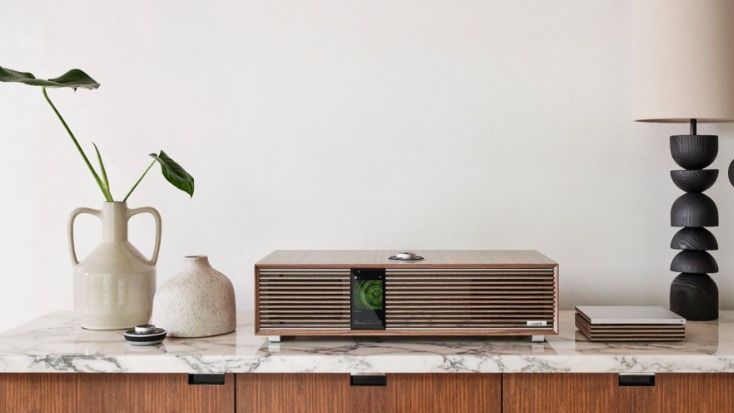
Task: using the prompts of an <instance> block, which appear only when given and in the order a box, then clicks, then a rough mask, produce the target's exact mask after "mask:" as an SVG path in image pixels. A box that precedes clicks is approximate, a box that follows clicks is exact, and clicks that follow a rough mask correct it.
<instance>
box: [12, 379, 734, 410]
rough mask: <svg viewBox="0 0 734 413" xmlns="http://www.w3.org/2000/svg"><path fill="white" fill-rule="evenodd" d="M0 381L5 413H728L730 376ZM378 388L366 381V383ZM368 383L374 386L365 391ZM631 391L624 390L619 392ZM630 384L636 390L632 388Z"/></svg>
mask: <svg viewBox="0 0 734 413" xmlns="http://www.w3.org/2000/svg"><path fill="white" fill-rule="evenodd" d="M628 377H630V376H623V377H622V382H620V376H619V375H617V374H597V373H594V374H580V373H548V374H546V373H527V374H526V373H508V374H474V373H436V374H388V375H386V376H384V382H380V381H381V380H382V378H380V377H368V378H367V379H366V380H362V381H363V382H366V383H358V382H357V383H353V379H352V376H350V375H348V374H308V373H288V374H272V373H267V374H225V375H213V376H207V375H203V376H202V375H187V374H125V373H76V374H73V373H72V374H68V373H5V374H0V408H2V411H3V412H95V413H96V412H103V411H117V412H157V411H161V412H238V413H244V412H268V413H278V412H291V413H297V412H304V413H306V412H308V413H321V412H325V413H326V412H328V413H330V412H369V413H376V412H694V411H695V412H717V413H718V412H727V411H734V374H679V373H674V374H669V373H662V374H657V375H655V376H654V380H651V379H648V378H646V377H642V380H638V377H631V379H629V380H628V379H627V378H628ZM373 378H374V379H377V380H376V382H375V380H370V379H373ZM365 384H372V385H365ZM625 384H627V385H625ZM629 384H634V385H629Z"/></svg>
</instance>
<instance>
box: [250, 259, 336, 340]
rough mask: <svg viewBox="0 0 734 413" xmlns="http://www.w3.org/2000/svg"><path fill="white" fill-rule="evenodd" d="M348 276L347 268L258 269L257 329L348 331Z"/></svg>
mask: <svg viewBox="0 0 734 413" xmlns="http://www.w3.org/2000/svg"><path fill="white" fill-rule="evenodd" d="M349 276H350V272H349V269H343V270H333V269H308V270H305V269H304V270H300V269H298V270H285V269H283V270H279V269H273V270H271V269H261V270H260V272H259V278H258V286H257V288H258V298H259V300H258V313H259V322H260V328H261V329H263V330H267V329H276V330H287V329H298V330H304V329H305V330H319V329H328V330H349V328H350V310H349V302H350V298H349V294H350V287H349V285H350V284H349Z"/></svg>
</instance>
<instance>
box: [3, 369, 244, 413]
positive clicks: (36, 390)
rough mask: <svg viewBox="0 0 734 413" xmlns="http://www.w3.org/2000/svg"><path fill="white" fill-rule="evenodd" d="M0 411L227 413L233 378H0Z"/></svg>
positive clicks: (52, 375)
mask: <svg viewBox="0 0 734 413" xmlns="http://www.w3.org/2000/svg"><path fill="white" fill-rule="evenodd" d="M0 400H3V403H4V406H3V405H0V406H3V407H4V410H2V411H3V412H79V413H86V412H90V413H98V412H153V411H155V412H182V413H183V412H233V411H234V400H235V396H234V376H233V375H231V374H230V375H226V376H225V384H224V385H189V384H188V375H186V374H118V373H108V374H102V373H100V374H93V373H79V374H66V373H63V374H62V373H48V374H2V375H0Z"/></svg>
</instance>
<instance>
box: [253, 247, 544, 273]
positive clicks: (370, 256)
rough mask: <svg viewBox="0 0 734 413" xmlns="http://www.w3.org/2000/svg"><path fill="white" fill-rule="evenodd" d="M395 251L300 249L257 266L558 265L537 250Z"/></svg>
mask: <svg viewBox="0 0 734 413" xmlns="http://www.w3.org/2000/svg"><path fill="white" fill-rule="evenodd" d="M395 252H396V251H386V250H383V251H376V250H370V251H362V250H342V251H338V250H332V251H317V250H298V251H274V252H273V253H271V254H270V255H268V256H267V257H265V258H263V259H262V260H260V261H259V262H257V263H256V264H255V267H256V268H314V267H315V268H339V269H340V268H354V267H360V268H425V267H430V268H452V267H456V266H459V267H461V268H472V267H487V266H488V265H490V266H492V267H494V268H506V267H516V268H553V267H554V266H556V265H557V264H556V262H555V261H553V260H551V259H550V258H548V257H546V256H545V255H543V254H541V253H539V252H538V251H523V250H504V251H503V250H493V251H488V250H477V251H467V250H454V251H450V250H420V251H414V252H415V253H416V254H418V255H420V256H422V257H424V258H425V259H424V260H422V261H411V262H400V261H392V260H389V259H388V257H390V256H391V255H394V254H395Z"/></svg>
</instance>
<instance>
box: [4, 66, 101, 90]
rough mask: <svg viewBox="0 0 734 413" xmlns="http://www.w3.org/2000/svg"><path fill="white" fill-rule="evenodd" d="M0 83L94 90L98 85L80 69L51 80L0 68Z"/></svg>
mask: <svg viewBox="0 0 734 413" xmlns="http://www.w3.org/2000/svg"><path fill="white" fill-rule="evenodd" d="M0 82H15V83H25V84H26V85H31V86H43V87H70V88H72V89H74V90H76V89H77V88H80V87H81V88H84V89H96V88H98V87H99V83H97V81H96V80H94V79H92V78H91V77H90V76H89V75H88V74H86V73H84V71H82V70H80V69H71V70H69V71H68V72H66V73H64V74H63V75H61V76H59V77H56V78H53V79H47V80H46V79H36V77H35V76H33V73H28V72H19V71H17V70H11V69H8V68H5V67H2V66H0Z"/></svg>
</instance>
